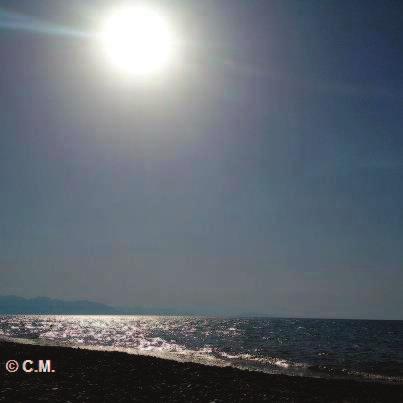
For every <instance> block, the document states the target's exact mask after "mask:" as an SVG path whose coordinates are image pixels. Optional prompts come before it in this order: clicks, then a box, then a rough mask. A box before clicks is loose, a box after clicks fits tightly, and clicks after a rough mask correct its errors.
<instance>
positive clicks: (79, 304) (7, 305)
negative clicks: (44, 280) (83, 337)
mask: <svg viewBox="0 0 403 403" xmlns="http://www.w3.org/2000/svg"><path fill="white" fill-rule="evenodd" d="M119 313H121V312H120V311H119V309H117V308H113V307H111V306H108V305H104V304H99V303H97V302H91V301H62V300H58V299H51V298H45V297H38V298H30V299H27V298H21V297H16V296H0V314H3V315H7V314H15V315H17V314H25V315H35V314H37V315H52V314H53V315H57V314H60V315H116V314H119Z"/></svg>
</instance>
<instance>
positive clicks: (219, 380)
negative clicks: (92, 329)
mask: <svg viewBox="0 0 403 403" xmlns="http://www.w3.org/2000/svg"><path fill="white" fill-rule="evenodd" d="M10 359H15V360H16V361H18V362H19V364H20V365H21V363H22V362H23V361H24V360H32V361H34V362H36V361H37V360H39V359H43V360H47V359H49V360H52V365H53V368H52V369H54V370H55V372H54V373H35V372H32V373H23V372H22V371H21V370H20V371H18V372H16V373H8V372H7V371H6V370H5V362H6V361H8V360H10ZM0 362H1V366H0V401H4V402H7V403H8V402H24V403H25V402H32V401H45V402H46V401H49V402H120V401H122V402H129V401H139V402H213V401H214V402H237V401H250V402H260V401H272V402H283V401H288V402H403V385H387V384H380V383H369V382H357V381H347V380H326V379H311V378H300V377H289V376H284V375H267V374H263V373H259V372H252V371H241V370H238V369H233V368H219V367H209V366H205V365H200V364H193V363H178V362H175V361H169V360H162V359H158V358H152V357H145V356H133V355H129V354H124V353H117V352H113V353H112V352H99V351H88V350H83V349H71V348H60V347H41V346H32V345H20V344H14V343H8V342H0ZM34 365H35V364H34ZM33 368H35V366H33ZM28 369H30V366H28Z"/></svg>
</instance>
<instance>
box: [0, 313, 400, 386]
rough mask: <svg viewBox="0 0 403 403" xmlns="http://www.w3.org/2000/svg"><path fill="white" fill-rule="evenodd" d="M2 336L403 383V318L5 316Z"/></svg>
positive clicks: (272, 370)
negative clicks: (367, 319) (387, 319)
mask: <svg viewBox="0 0 403 403" xmlns="http://www.w3.org/2000/svg"><path fill="white" fill-rule="evenodd" d="M0 335H2V336H3V337H4V336H5V337H11V338H18V339H25V340H27V339H28V340H30V342H32V343H40V344H60V343H61V344H67V345H70V346H80V347H84V346H85V347H88V348H95V349H106V350H108V349H110V350H120V351H126V352H128V353H132V354H147V355H153V356H158V357H163V358H170V359H175V360H180V361H194V362H201V363H206V364H209V365H222V366H224V365H231V366H234V367H238V368H247V369H255V370H260V371H264V372H269V373H286V374H290V375H304V376H321V377H353V378H361V379H371V380H379V381H387V382H399V383H403V321H358V320H319V319H269V318H225V319H224V318H202V317H163V316H158V317H157V316H0ZM21 341H22V340H21Z"/></svg>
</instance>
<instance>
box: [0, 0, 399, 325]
mask: <svg viewBox="0 0 403 403" xmlns="http://www.w3.org/2000/svg"><path fill="white" fill-rule="evenodd" d="M81 3H82V2H78V1H71V2H68V4H67V2H62V1H46V0H30V1H16V0H13V1H3V2H2V7H3V8H4V9H5V10H7V12H8V13H10V12H15V13H19V14H23V15H28V16H33V17H35V18H36V19H38V20H41V21H46V22H47V23H48V24H50V26H52V27H53V26H63V27H69V28H71V29H72V30H77V32H83V31H84V32H85V31H86V30H88V29H90V27H91V29H92V27H93V26H94V21H95V20H96V18H97V16H98V15H99V11H100V10H103V9H104V8H105V7H107V6H108V2H107V1H91V2H88V3H86V6H85V7H84V6H83V5H82V4H81ZM158 6H159V7H161V8H164V9H166V10H167V11H169V14H170V15H171V16H172V17H173V18H174V20H175V22H176V23H177V25H178V27H179V28H180V30H181V32H182V33H185V35H184V37H186V41H185V46H184V50H183V54H182V57H181V63H180V65H179V66H178V67H177V69H176V71H175V72H172V74H171V75H166V76H165V77H163V78H161V79H160V80H159V81H158V82H153V83H151V84H150V83H149V84H145V83H130V82H128V81H127V80H123V79H121V77H118V75H117V74H115V75H114V74H112V73H111V72H109V71H107V69H106V68H105V66H104V65H103V63H104V61H103V60H102V58H100V57H99V54H98V53H97V51H96V49H94V44H93V43H92V42H91V41H90V40H86V39H78V38H72V37H71V36H69V35H66V36H64V35H55V34H54V32H50V33H49V34H44V33H34V32H29V31H20V30H9V29H6V25H7V24H5V23H4V24H3V25H4V29H2V30H0V49H1V63H0V127H1V136H0V192H1V198H0V217H1V220H0V276H1V277H0V279H1V281H0V293H1V294H16V295H21V296H36V295H44V296H50V297H59V298H66V299H72V298H89V299H94V300H97V301H102V302H107V303H111V304H120V305H148V306H153V305H154V306H172V307H183V308H189V307H190V308H194V309H198V310H200V311H203V310H207V309H209V310H211V309H213V310H217V312H256V313H265V314H275V315H287V316H288V315H291V316H332V317H334V316H336V317H370V318H400V319H403V317H402V313H401V306H402V304H403V297H402V295H403V294H402V293H401V285H402V284H403V270H402V269H403V267H402V264H403V209H402V208H401V206H402V205H403V140H402V127H403V113H402V89H403V69H402V61H403V60H402V59H403V52H402V43H403V42H402V40H403V38H402V30H401V26H402V23H403V20H402V16H403V12H402V11H403V10H402V6H401V4H400V3H399V2H396V1H371V2H368V1H355V2H348V1H341V2H340V1H292V0H287V1H263V0H261V1H260V0H256V1H249V2H245V1H238V0H231V1H229V0H221V1H214V2H213V1H205V2H196V1H186V2H185V1H171V2H168V1H166V2H164V1H160V2H159V4H158ZM2 18H3V20H4V21H6V20H7V17H6V14H5V13H4V12H3V17H1V16H0V20H1V19H2ZM53 24H54V25H53ZM0 26H1V24H0ZM44 26H45V25H44ZM51 31H52V30H51Z"/></svg>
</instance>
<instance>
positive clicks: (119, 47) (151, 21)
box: [99, 6, 176, 76]
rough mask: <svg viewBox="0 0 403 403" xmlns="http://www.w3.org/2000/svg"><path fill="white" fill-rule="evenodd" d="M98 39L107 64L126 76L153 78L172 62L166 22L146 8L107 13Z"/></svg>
mask: <svg viewBox="0 0 403 403" xmlns="http://www.w3.org/2000/svg"><path fill="white" fill-rule="evenodd" d="M99 39H100V41H101V46H102V48H103V51H104V53H105V54H106V57H107V58H108V59H109V61H110V63H112V64H113V65H114V66H115V67H116V68H117V69H118V70H120V71H121V72H124V73H127V74H130V75H134V76H148V75H155V74H157V73H160V72H162V71H164V70H165V69H166V68H168V66H169V65H170V64H171V63H172V62H173V59H174V54H175V48H176V45H175V42H176V41H175V35H174V32H173V29H172V27H171V26H170V22H169V20H168V19H167V18H166V17H165V16H164V15H162V14H161V13H158V12H157V11H155V10H153V9H148V8H146V7H134V6H128V7H122V8H119V9H117V10H115V11H113V12H111V13H110V14H109V15H108V16H107V17H106V18H105V19H104V21H103V24H102V26H101V30H100V33H99Z"/></svg>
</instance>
